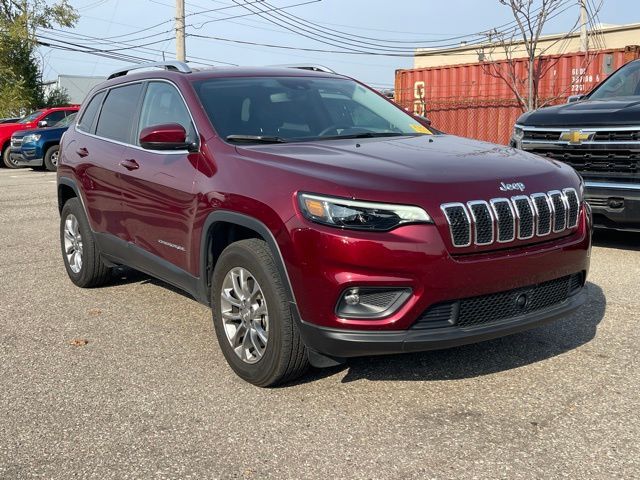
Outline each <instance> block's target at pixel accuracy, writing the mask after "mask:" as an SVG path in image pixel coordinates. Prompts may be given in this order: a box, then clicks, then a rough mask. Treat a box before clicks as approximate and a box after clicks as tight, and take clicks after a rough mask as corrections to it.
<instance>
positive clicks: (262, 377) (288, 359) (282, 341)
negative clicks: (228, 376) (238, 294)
mask: <svg viewBox="0 0 640 480" xmlns="http://www.w3.org/2000/svg"><path fill="white" fill-rule="evenodd" d="M236 267H242V268H244V269H246V270H248V271H249V272H250V273H251V274H252V275H253V276H254V277H255V279H256V280H257V282H258V283H259V285H260V287H261V289H262V293H263V294H264V300H265V301H266V305H267V308H268V318H269V331H268V335H269V336H268V341H267V343H266V348H265V350H264V353H263V355H262V357H261V358H260V359H259V360H258V361H257V362H256V363H251V364H250V363H246V362H245V361H243V360H242V359H241V358H240V357H239V356H238V355H237V354H236V353H235V351H234V350H233V348H232V346H231V344H230V342H229V340H228V339H227V335H226V333H225V328H224V324H223V320H222V307H221V301H220V298H221V293H222V288H223V287H222V285H223V282H224V279H225V277H226V275H227V274H228V273H229V272H230V271H231V269H233V268H236ZM211 305H212V311H213V324H214V328H215V331H216V336H217V338H218V343H219V345H220V348H221V349H222V353H223V354H224V356H225V358H226V360H227V363H228V364H229V366H230V367H231V369H232V370H233V371H234V372H235V373H236V374H237V375H238V376H239V377H240V378H242V379H244V380H246V381H247V382H249V383H252V384H254V385H257V386H259V387H271V386H275V385H277V384H280V383H286V382H289V381H291V380H293V379H295V378H297V377H299V376H300V375H302V374H303V373H304V372H305V371H306V369H307V368H308V366H309V358H308V354H307V348H306V346H305V345H304V342H303V341H302V338H301V337H300V333H299V331H298V327H297V325H296V323H295V319H294V318H293V317H292V315H291V311H290V309H289V299H288V294H287V291H286V289H285V287H284V284H283V279H282V278H281V276H280V273H279V272H278V268H277V267H276V262H275V260H274V258H273V255H272V254H271V250H270V249H269V247H268V246H267V244H266V243H265V242H264V241H262V240H258V239H248V240H241V241H238V242H235V243H232V244H231V245H229V246H228V247H227V248H225V250H224V251H223V252H222V254H221V255H220V258H219V259H218V262H217V263H216V266H215V269H214V272H213V281H212V302H211Z"/></svg>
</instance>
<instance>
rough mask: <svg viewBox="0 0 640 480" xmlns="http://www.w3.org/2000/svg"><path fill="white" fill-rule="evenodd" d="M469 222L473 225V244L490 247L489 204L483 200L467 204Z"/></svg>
mask: <svg viewBox="0 0 640 480" xmlns="http://www.w3.org/2000/svg"><path fill="white" fill-rule="evenodd" d="M467 206H468V207H469V212H470V213H471V220H472V221H473V224H474V225H475V227H476V228H475V244H476V245H490V244H492V243H493V235H494V234H493V215H492V213H491V209H490V208H489V204H488V203H487V202H485V201H483V200H478V201H475V202H469V203H467Z"/></svg>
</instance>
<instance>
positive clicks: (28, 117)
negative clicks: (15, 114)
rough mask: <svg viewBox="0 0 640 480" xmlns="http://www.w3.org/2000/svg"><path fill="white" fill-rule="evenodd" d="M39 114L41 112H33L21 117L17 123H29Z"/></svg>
mask: <svg viewBox="0 0 640 480" xmlns="http://www.w3.org/2000/svg"><path fill="white" fill-rule="evenodd" d="M41 113H42V110H36V111H35V112H31V113H30V114H29V115H27V116H26V117H22V119H21V120H20V121H19V122H18V123H31V122H33V121H34V120H35V119H36V118H38V117H39V116H40V114H41Z"/></svg>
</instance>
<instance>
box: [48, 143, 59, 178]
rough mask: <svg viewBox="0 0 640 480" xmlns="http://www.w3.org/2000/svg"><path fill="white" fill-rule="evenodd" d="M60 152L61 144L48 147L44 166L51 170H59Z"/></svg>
mask: <svg viewBox="0 0 640 480" xmlns="http://www.w3.org/2000/svg"><path fill="white" fill-rule="evenodd" d="M59 153H60V145H53V146H52V147H49V148H48V149H47V152H46V153H45V154H44V168H46V169H47V170H49V171H50V172H55V171H56V170H58V155H59Z"/></svg>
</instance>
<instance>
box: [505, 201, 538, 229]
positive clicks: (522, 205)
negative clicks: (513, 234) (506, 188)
mask: <svg viewBox="0 0 640 480" xmlns="http://www.w3.org/2000/svg"><path fill="white" fill-rule="evenodd" d="M511 201H512V202H513V207H514V209H515V211H516V219H517V220H518V238H519V239H520V240H528V239H530V238H532V237H533V234H534V233H535V232H534V230H535V214H534V210H533V204H532V203H531V199H530V198H529V197H527V196H525V195H521V196H519V197H513V198H512V199H511Z"/></svg>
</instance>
